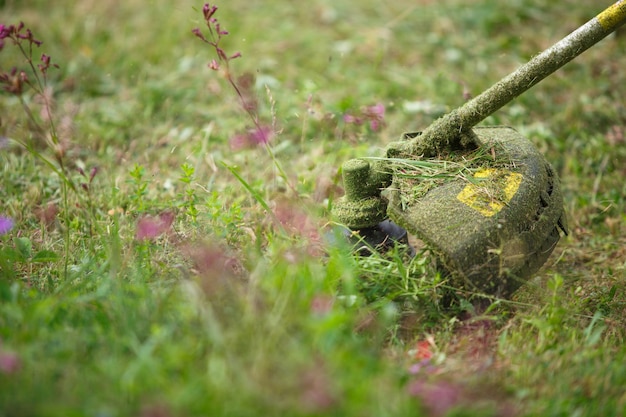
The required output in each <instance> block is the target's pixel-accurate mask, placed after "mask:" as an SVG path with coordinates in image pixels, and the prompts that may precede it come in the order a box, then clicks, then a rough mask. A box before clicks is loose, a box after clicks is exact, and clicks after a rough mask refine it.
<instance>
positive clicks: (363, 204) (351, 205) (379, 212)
mask: <svg viewBox="0 0 626 417" xmlns="http://www.w3.org/2000/svg"><path fill="white" fill-rule="evenodd" d="M333 215H334V216H335V217H336V218H337V220H339V221H340V222H341V223H343V224H344V225H346V226H347V227H349V228H350V229H353V230H358V229H365V228H368V227H373V226H376V225H377V224H378V223H380V222H382V221H383V220H385V219H386V218H387V200H386V199H384V198H382V197H380V196H379V197H370V198H364V199H361V200H356V201H350V200H348V199H346V198H341V199H339V200H338V201H337V202H336V203H335V205H334V206H333Z"/></svg>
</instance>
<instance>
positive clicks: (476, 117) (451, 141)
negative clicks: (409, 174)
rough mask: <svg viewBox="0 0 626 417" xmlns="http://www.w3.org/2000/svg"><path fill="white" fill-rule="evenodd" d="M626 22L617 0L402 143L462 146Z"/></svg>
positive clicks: (624, 1)
mask: <svg viewBox="0 0 626 417" xmlns="http://www.w3.org/2000/svg"><path fill="white" fill-rule="evenodd" d="M625 22H626V0H619V1H617V2H616V3H614V4H613V5H612V6H610V7H608V8H607V9H606V10H604V11H603V12H602V13H600V14H598V15H597V16H596V17H594V18H593V19H591V20H590V21H589V22H587V23H586V24H584V25H583V26H581V27H580V28H578V29H577V30H575V31H574V32H572V33H571V34H570V35H568V36H567V37H565V38H564V39H562V40H560V41H559V42H557V43H556V44H554V45H553V46H552V47H550V48H548V49H546V50H545V51H543V52H542V53H540V54H539V55H537V56H535V57H534V58H533V59H531V60H530V61H529V62H528V63H526V64H524V65H522V66H521V67H519V68H518V69H517V70H515V71H514V72H513V73H511V74H509V75H508V76H506V77H505V78H503V79H502V80H500V81H498V82H497V83H496V84H495V85H493V86H492V87H491V88H489V89H488V90H486V91H485V92H483V93H482V94H480V95H479V96H477V97H475V98H474V99H472V100H470V101H468V102H467V103H465V104H464V105H463V106H462V107H460V108H458V109H456V110H453V111H452V112H451V113H449V114H447V115H445V116H443V117H442V118H440V119H438V120H436V121H435V122H434V123H433V124H432V125H430V126H429V127H428V128H427V129H426V130H425V131H424V132H423V134H422V135H421V136H418V137H417V138H415V139H414V140H412V141H410V142H409V143H407V144H406V147H405V146H403V148H405V149H403V150H404V151H405V152H408V153H409V154H412V155H422V154H423V155H426V156H430V155H433V154H435V153H436V152H437V150H438V149H445V148H446V147H449V146H461V145H462V144H463V143H462V141H463V137H464V136H467V135H471V132H470V129H471V128H472V127H473V126H475V125H476V124H477V123H479V122H480V121H482V120H484V119H485V118H486V117H487V116H489V115H490V114H492V113H494V112H495V111H496V110H498V109H500V108H501V107H502V106H504V105H505V104H507V103H509V102H510V101H511V100H513V99H514V98H515V97H517V96H519V95H520V94H522V93H523V92H525V91H526V90H528V89H530V88H531V87H533V86H534V85H536V84H537V83H538V82H539V81H541V80H543V79H544V78H546V77H547V76H548V75H550V74H552V73H553V72H554V71H556V70H557V69H559V68H561V67H562V66H563V65H565V64H567V63H568V62H569V61H571V60H572V59H574V58H575V57H577V56H578V55H580V54H581V53H583V52H584V51H586V50H587V49H588V48H590V47H591V46H592V45H594V44H596V43H597V42H599V41H600V40H601V39H603V38H605V37H606V36H607V35H609V34H610V33H611V32H613V31H614V30H615V29H617V28H618V27H619V26H621V25H622V24H624V23H625Z"/></svg>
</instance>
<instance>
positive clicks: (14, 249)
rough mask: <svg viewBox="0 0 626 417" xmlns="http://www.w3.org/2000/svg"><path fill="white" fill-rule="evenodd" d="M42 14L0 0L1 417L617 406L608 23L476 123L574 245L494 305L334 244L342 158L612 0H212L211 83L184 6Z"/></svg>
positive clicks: (621, 305) (615, 40)
mask: <svg viewBox="0 0 626 417" xmlns="http://www.w3.org/2000/svg"><path fill="white" fill-rule="evenodd" d="M53 3H54V4H53V5H52V3H51V2H49V1H43V0H31V1H28V2H24V1H16V0H0V24H3V25H6V26H5V27H7V28H8V27H9V25H16V26H17V25H18V24H19V22H20V21H22V22H24V24H25V28H24V29H22V31H21V32H20V33H21V34H24V35H25V34H26V31H25V30H26V28H29V29H30V30H31V31H32V33H33V37H34V38H33V39H34V40H41V41H43V44H42V45H41V46H39V47H37V46H34V49H33V54H32V58H33V67H32V68H31V67H30V66H29V64H28V62H27V61H26V60H25V57H24V55H23V54H22V53H20V51H19V49H18V48H16V46H15V45H14V44H13V42H12V41H11V40H10V39H9V38H5V39H4V47H3V49H2V50H1V51H0V73H1V74H3V75H6V77H5V78H4V81H5V82H3V87H7V88H8V89H13V93H15V92H16V89H19V88H20V87H21V88H22V89H23V91H22V93H21V94H12V93H11V92H9V91H3V92H2V94H1V95H0V175H1V179H0V181H1V182H0V233H1V235H0V416H7V417H9V416H11V417H16V416H64V417H65V416H98V417H117V416H141V417H157V416H158V417H166V416H167V417H169V416H209V415H211V416H221V415H223V416H280V415H285V416H305V415H306V416H313V415H324V416H327V415H336V416H407V415H424V416H435V417H437V416H442V415H454V416H623V415H625V414H626V391H625V390H624V387H625V386H626V348H625V347H624V340H625V338H626V331H625V328H626V327H625V326H626V322H625V320H626V319H625V318H624V317H626V293H625V290H626V249H625V248H626V237H625V232H626V215H625V214H624V213H626V210H625V198H624V196H625V195H626V185H625V184H626V182H625V181H624V177H625V175H626V169H625V168H624V167H625V166H626V137H625V135H626V128H625V125H626V107H625V102H624V97H626V75H625V73H624V71H623V68H626V32H624V31H623V30H622V31H618V33H617V34H615V35H612V36H610V37H609V38H608V39H606V40H604V41H602V42H601V43H600V44H599V45H597V46H596V47H594V48H592V49H591V50H589V51H588V52H586V53H585V54H584V55H583V56H581V57H579V58H578V59H577V60H576V61H574V62H573V63H571V64H569V65H568V66H567V67H565V68H563V69H562V70H560V71H559V72H557V73H556V74H554V75H553V76H552V77H550V78H549V79H547V80H545V81H543V82H542V83H541V84H539V85H538V86H537V87H536V88H535V89H534V90H533V91H531V92H529V93H527V94H526V95H524V96H522V97H520V98H518V99H517V100H515V102H514V103H512V104H510V105H508V106H507V107H505V108H504V109H502V110H501V111H499V112H498V113H496V114H494V115H493V116H491V117H489V118H488V120H487V121H485V123H484V124H506V125H510V126H513V127H514V128H516V129H517V130H519V131H520V132H521V133H523V134H524V135H526V136H527V137H528V138H529V139H530V140H531V141H532V142H533V143H534V144H536V145H537V147H538V148H539V149H540V150H541V151H542V152H543V153H544V154H545V155H546V157H547V158H548V160H549V161H550V162H551V163H552V164H553V165H554V167H555V168H556V170H557V171H558V172H559V175H560V176H561V180H562V185H563V191H564V195H565V206H566V210H567V214H568V222H569V225H570V229H571V233H570V235H569V236H568V237H567V238H564V239H562V240H561V242H560V243H559V246H558V247H557V248H556V250H555V251H554V253H553V255H552V257H551V258H550V259H549V260H548V262H547V263H546V265H545V266H544V268H543V269H541V270H540V271H539V272H538V273H537V274H535V276H534V277H533V278H532V279H531V280H530V281H529V283H528V284H527V285H525V286H524V287H523V288H522V289H520V290H519V291H518V292H517V293H516V294H515V296H514V297H513V299H512V300H492V301H493V303H492V304H491V306H489V307H488V308H487V309H486V310H485V309H478V308H477V307H475V305H477V299H478V298H480V297H478V298H477V297H476V296H475V295H472V294H467V293H464V292H463V291H456V292H454V296H453V297H452V299H451V298H450V291H449V290H446V289H445V288H446V279H445V277H442V276H441V275H439V274H438V273H436V272H435V267H434V265H433V259H432V257H431V256H430V255H429V253H428V251H427V250H426V249H425V250H418V253H417V256H416V257H415V258H413V259H412V260H409V259H407V257H406V256H404V255H403V252H402V251H401V249H398V250H397V251H393V252H392V253H389V254H386V255H384V256H381V255H375V256H372V257H369V258H359V257H355V256H353V255H352V254H351V251H350V247H349V246H348V245H347V244H344V243H343V242H342V241H341V240H337V241H333V240H332V239H328V237H329V236H330V234H331V232H330V230H332V225H333V222H332V216H331V214H330V209H331V208H332V206H333V202H334V201H335V200H336V199H337V198H338V197H339V196H340V195H341V194H342V191H341V181H340V172H339V168H340V166H341V164H342V162H344V161H346V160H348V159H350V158H353V157H362V156H379V155H380V153H381V151H382V149H384V147H385V146H386V144H387V143H389V142H391V141H394V140H396V139H397V138H399V136H400V135H401V134H402V133H403V132H405V131H414V130H420V129H423V128H424V127H426V126H428V125H429V124H430V123H431V122H432V121H433V120H434V119H435V118H437V117H438V116H440V115H441V114H443V113H445V112H446V111H448V110H450V109H452V108H455V107H457V106H459V105H461V104H462V103H464V102H465V100H466V99H467V97H469V96H471V95H476V94H478V93H480V92H481V91H482V90H483V89H485V88H487V87H488V86H490V85H491V84H492V83H493V82H495V81H497V80H498V79H500V78H501V77H503V76H504V75H506V74H507V73H509V72H510V71H512V70H513V69H515V68H516V67H517V66H518V65H519V64H521V63H523V62H525V61H527V60H528V59H529V58H531V57H532V56H533V55H535V54H536V53H537V52H539V51H541V50H542V49H544V48H546V47H548V46H550V45H551V44H552V43H554V42H556V41H557V40H558V39H560V38H561V37H563V36H565V35H566V34H568V33H569V32H571V31H572V30H574V29H575V28H576V27H578V26H579V25H581V24H583V23H584V22H585V21H587V20H588V19H589V18H591V17H592V16H594V15H595V14H597V13H598V12H599V11H600V9H602V8H603V7H606V6H608V5H609V4H610V1H609V0H606V1H604V2H599V4H593V3H594V2H579V1H574V0H564V1H560V2H545V1H540V0H514V1H504V0H472V1H461V0H442V1H429V0H419V1H414V0H411V1H409V0H398V1H395V2H376V1H372V0H363V1H360V2H350V1H347V0H334V1H330V0H318V1H314V2H291V1H286V0H277V1H274V2H271V3H270V2H262V1H254V0H252V1H251V0H247V1H244V0H230V1H224V2H221V3H219V4H217V6H218V7H219V10H218V11H217V12H216V14H215V15H214V17H216V18H217V19H218V20H219V23H220V24H221V25H222V26H221V28H222V29H226V30H227V31H228V32H229V34H224V35H223V36H222V39H221V40H220V43H219V47H220V48H222V49H223V51H224V53H225V56H226V57H230V56H232V55H234V54H235V53H237V52H240V53H241V57H237V58H233V59H231V60H230V61H229V62H228V64H227V65H226V64H225V63H224V62H223V63H222V65H221V66H220V68H219V69H218V70H212V69H211V68H209V66H208V64H209V63H210V62H211V61H212V60H214V59H217V58H218V57H217V56H216V52H215V48H213V47H211V46H210V45H208V44H206V43H203V42H202V41H201V40H200V39H198V37H197V36H194V34H193V33H192V30H193V29H194V28H201V29H202V30H203V31H204V32H203V33H204V34H205V36H208V32H207V29H206V26H204V20H203V14H202V8H203V4H202V3H196V2H192V1H190V0H183V1H179V2H166V1H156V0H151V1H148V2H140V1H136V0H127V1H121V0H111V1H106V2H101V1H95V0H82V1H80V2H73V1H69V0H58V1H55V2H53ZM266 3H267V4H266ZM595 3H598V2H595ZM26 37H27V36H26ZM22 44H23V45H25V48H26V49H25V50H24V52H25V53H26V55H27V56H28V52H29V49H28V48H29V43H28V39H22ZM42 53H45V54H47V55H48V56H50V57H51V64H58V68H56V67H55V66H53V65H50V66H49V68H47V69H46V77H45V79H44V78H43V77H42V75H41V72H40V71H39V69H38V65H45V62H42V61H40V57H41V54H42ZM13 67H17V68H18V71H17V72H15V73H12V72H11V71H12V68H13ZM32 69H34V70H35V71H34V72H33V71H32ZM20 70H24V71H25V74H26V77H27V79H28V80H29V82H31V83H32V84H33V85H34V87H35V89H33V88H31V87H30V86H28V85H26V84H24V83H23V82H21V81H20V80H23V78H20V72H19V71H20ZM35 74H39V78H38V79H37V78H35ZM229 77H230V78H229ZM229 79H231V80H234V82H235V83H236V85H237V88H238V89H239V95H238V94H237V93H236V91H235V90H234V89H233V86H232V85H231V84H230V83H229ZM1 80H2V79H1V78H0V81H1ZM37 80H40V81H41V84H38V83H37ZM5 90H6V89H5ZM242 103H243V105H242ZM255 126H256V127H255ZM257 127H260V128H261V129H257ZM259 132H262V134H260V133H259ZM481 304H484V303H481Z"/></svg>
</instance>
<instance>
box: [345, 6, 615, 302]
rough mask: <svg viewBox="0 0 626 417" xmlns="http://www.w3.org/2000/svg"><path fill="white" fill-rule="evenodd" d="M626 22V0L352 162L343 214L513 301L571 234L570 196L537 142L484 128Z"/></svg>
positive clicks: (369, 237) (464, 281) (468, 283)
mask: <svg viewBox="0 0 626 417" xmlns="http://www.w3.org/2000/svg"><path fill="white" fill-rule="evenodd" d="M624 22H626V0H620V1H618V2H616V3H614V4H613V5H612V6H610V7H609V8H607V9H606V10H604V11H603V12H602V13H600V14H599V15H597V16H596V17H594V18H593V19H592V20H590V21H589V22H587V23H586V24H585V25H583V26H581V27H580V28H578V29H577V30H576V31H574V32H573V33H571V34H570V35H568V36H567V37H565V38H564V39H562V40H561V41H559V42H558V43H556V44H555V45H553V46H552V47H550V48H549V49H547V50H545V51H544V52H542V53H541V54H539V55H537V56H536V57H534V58H533V59H532V60H531V61H529V62H528V63H526V64H524V65H523V66H521V67H520V68H518V69H517V70H516V71H514V72H513V73H511V74H510V75H508V76H507V77H505V78H503V79H502V80H500V81H499V82H497V83H496V84H495V85H493V86H492V87H491V88H489V89H488V90H486V91H485V92H483V93H482V94H480V95H479V96H477V97H475V98H474V99H472V100H470V101H468V102H467V103H466V104H465V105H463V106H462V107H460V108H458V109H456V110H454V111H452V112H451V113H449V114H447V115H445V116H443V117H442V118H440V119H438V120H436V121H435V122H434V123H433V124H432V125H431V126H429V127H428V128H427V129H425V130H424V131H423V132H417V133H408V134H405V135H403V138H402V140H401V141H399V142H394V143H391V144H390V145H389V146H388V147H387V150H386V155H384V156H383V157H381V158H364V159H354V160H350V161H347V162H345V163H344V164H343V166H342V170H343V179H344V188H345V191H346V194H345V196H344V197H342V198H341V199H340V200H339V201H338V202H337V204H336V205H335V207H334V210H333V211H334V215H335V216H336V218H337V219H338V220H339V221H340V222H341V223H342V224H344V225H346V226H347V227H349V228H350V229H351V230H352V231H354V232H355V233H356V234H357V235H360V236H361V237H362V238H363V240H364V241H366V242H369V243H371V244H372V245H376V244H385V243H386V242H388V241H390V240H391V241H392V240H395V239H398V238H400V237H402V236H403V235H405V231H404V230H403V229H402V228H404V229H406V231H408V232H409V233H411V234H413V235H415V236H417V237H418V238H420V239H421V240H422V241H424V242H425V243H426V244H427V245H428V246H429V247H430V248H431V249H432V251H433V252H434V253H435V254H436V255H437V257H438V258H439V260H440V262H441V264H442V265H443V268H444V269H445V270H446V271H447V272H448V273H449V274H450V276H451V277H452V279H453V280H454V284H455V285H456V286H459V287H461V288H466V289H470V290H476V291H479V292H482V293H487V294H492V295H497V296H502V297H507V296H509V295H511V293H512V292H514V291H515V290H516V289H517V288H519V286H520V285H522V283H524V282H525V281H526V280H527V279H528V278H529V277H530V275H531V274H533V273H534V272H535V271H537V270H538V269H539V268H540V267H541V266H542V265H543V263H544V262H545V261H546V260H547V258H548V256H549V255H550V254H551V252H552V250H553V249H554V247H555V246H556V244H557V242H558V241H559V238H560V234H561V232H563V233H567V224H566V220H565V213H564V208H563V197H562V195H561V188H560V183H559V179H558V177H557V174H556V172H555V171H554V170H553V168H552V167H551V165H550V163H549V162H548V161H546V159H545V158H544V157H543V155H542V154H541V153H540V152H539V151H538V150H537V148H536V147H535V146H534V145H533V144H532V143H531V142H530V141H529V140H528V139H526V138H525V137H523V136H522V135H520V134H519V133H518V132H516V131H515V130H514V129H512V128H509V127H475V125H476V124H477V123H479V122H480V121H482V120H484V119H485V118H486V117H487V116H489V115H490V114H492V113H493V112H495V111H496V110H498V109H499V108H501V107H502V106H504V105H505V104H507V103H509V102H510V101H511V100H513V99H514V98H515V97H517V96H519V95H520V94H522V93H523V92H525V91H526V90H528V89H530V88H531V87H533V86H534V85H535V84H537V83H538V82H539V81H541V80H542V79H544V78H545V77H547V76H548V75H550V74H551V73H553V72H554V71H556V70H557V69H558V68H560V67H562V66H563V65H565V64H566V63H567V62H569V61H571V60H572V59H574V58H575V57H576V56H578V55H580V54H581V53H582V52H584V51H585V50H587V49H588V48H589V47H591V46H592V45H594V44H595V43H597V42H598V41H600V40H601V39H603V38H604V37H606V36H607V35H608V34H610V33H611V32H613V31H614V30H615V29H616V28H617V27H619V26H620V25H622V24H623V23H624ZM389 219H391V221H390V220H389ZM398 225H399V226H401V227H399V226H398Z"/></svg>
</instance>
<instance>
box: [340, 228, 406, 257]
mask: <svg viewBox="0 0 626 417" xmlns="http://www.w3.org/2000/svg"><path fill="white" fill-rule="evenodd" d="M344 235H345V237H346V239H348V241H349V242H350V243H351V244H353V245H354V249H355V250H354V251H355V252H356V253H358V254H359V255H361V256H370V255H371V254H372V253H373V251H376V252H380V253H384V252H387V251H389V250H390V249H392V248H393V247H394V246H395V245H396V244H398V243H399V244H402V245H405V246H406V247H407V248H408V249H409V255H410V256H413V255H415V249H413V247H411V245H410V244H409V237H408V234H407V231H406V230H405V229H403V228H402V227H400V226H398V225H397V224H395V223H394V222H392V221H391V220H388V219H387V220H384V221H382V222H380V223H378V224H377V225H376V226H374V227H368V228H364V229H359V230H350V229H345V231H344Z"/></svg>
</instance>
